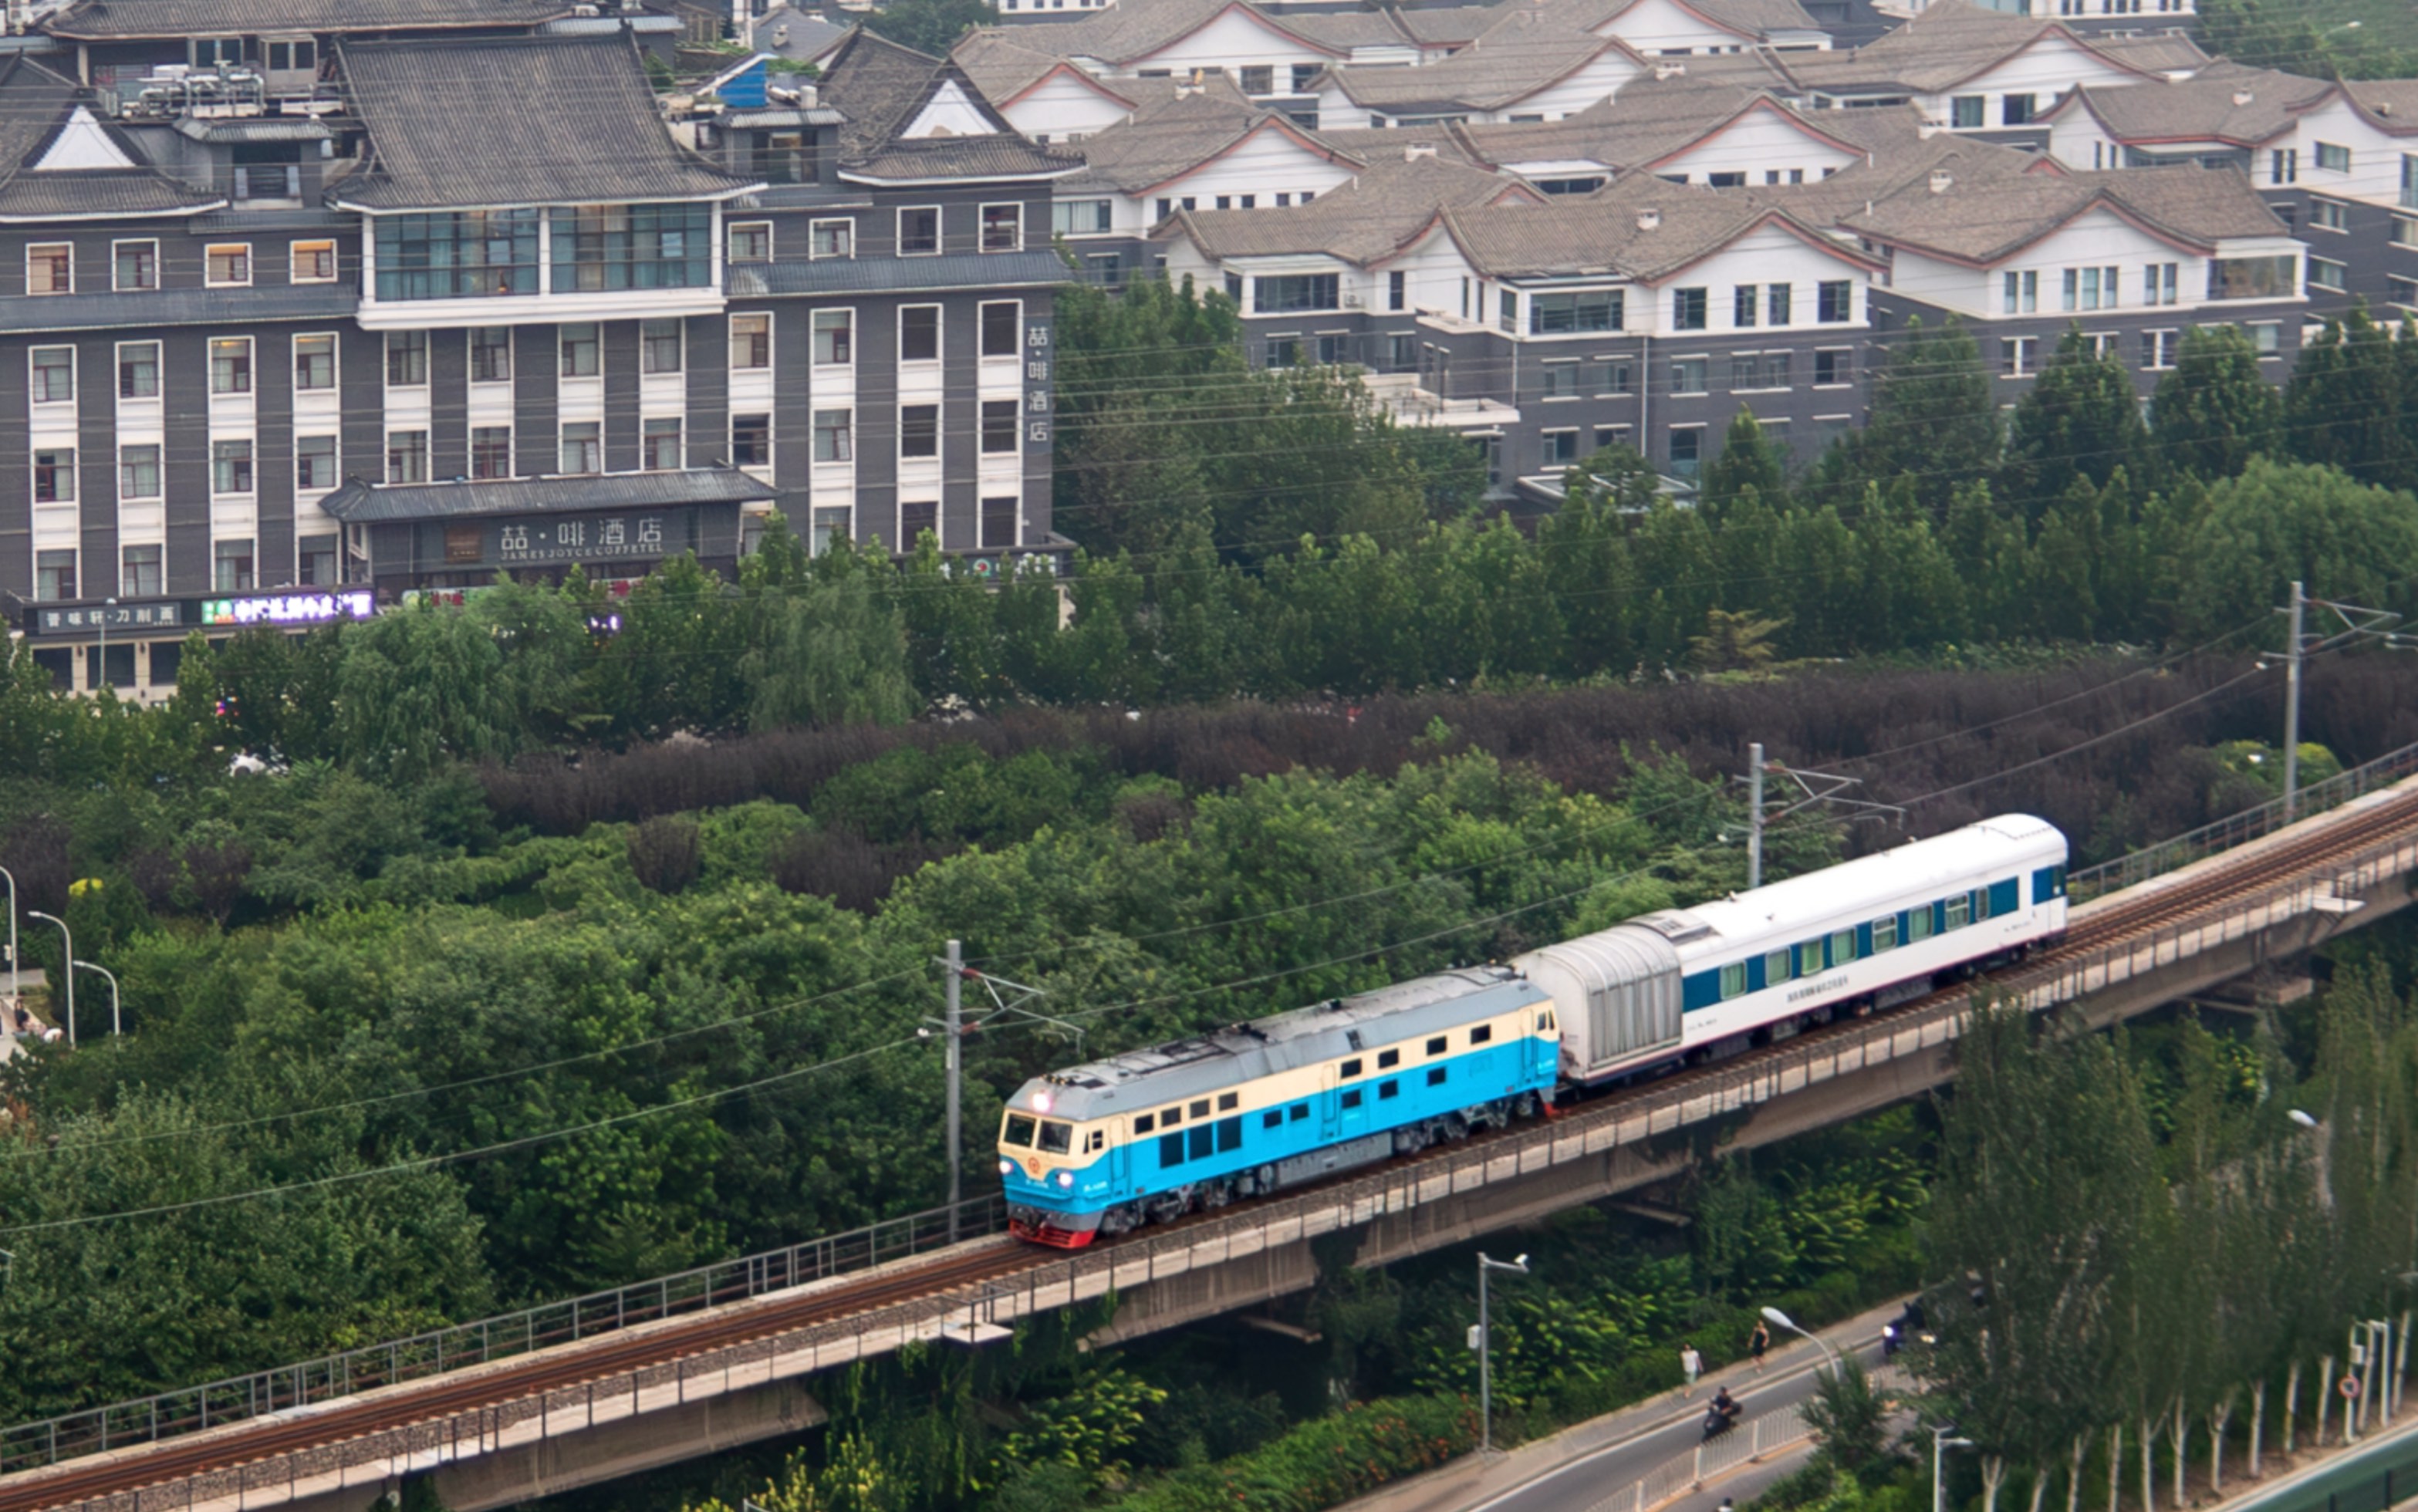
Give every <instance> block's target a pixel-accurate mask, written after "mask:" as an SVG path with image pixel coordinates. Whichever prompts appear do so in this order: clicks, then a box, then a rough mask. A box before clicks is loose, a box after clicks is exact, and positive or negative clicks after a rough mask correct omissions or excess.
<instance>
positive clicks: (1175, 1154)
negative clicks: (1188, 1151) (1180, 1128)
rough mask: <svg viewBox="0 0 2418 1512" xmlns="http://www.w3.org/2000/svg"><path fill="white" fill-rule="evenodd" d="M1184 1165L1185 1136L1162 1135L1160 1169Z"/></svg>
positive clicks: (1159, 1145) (1159, 1143)
mask: <svg viewBox="0 0 2418 1512" xmlns="http://www.w3.org/2000/svg"><path fill="white" fill-rule="evenodd" d="M1183 1164H1184V1136H1182V1135H1180V1134H1162V1135H1160V1136H1159V1137H1158V1168H1159V1169H1161V1170H1165V1169H1166V1168H1168V1167H1170V1166H1181V1165H1183Z"/></svg>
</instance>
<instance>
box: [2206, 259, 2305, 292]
mask: <svg viewBox="0 0 2418 1512" xmlns="http://www.w3.org/2000/svg"><path fill="white" fill-rule="evenodd" d="M2312 261H2314V259H2312ZM2300 262H2301V260H2300V259H2299V258H2298V257H2296V256H2294V255H2292V254H2291V253H2289V252H2287V253H2285V254H2284V255H2282V256H2280V257H2217V258H2211V259H2210V260H2209V265H2208V297H2209V298H2211V299H2288V298H2291V297H2292V296H2294V295H2296V294H2298V293H2300V292H2301V287H2300V273H2301V267H2300ZM2315 281H2316V280H2315V276H2314V275H2312V277H2311V282H2313V283H2314V282H2315Z"/></svg>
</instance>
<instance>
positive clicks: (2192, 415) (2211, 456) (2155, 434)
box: [2150, 326, 2284, 481]
mask: <svg viewBox="0 0 2418 1512" xmlns="http://www.w3.org/2000/svg"><path fill="white" fill-rule="evenodd" d="M2150 439H2151V441H2152V443H2153V445H2154V448H2155V451H2156V452H2157V455H2158V459H2159V461H2160V462H2162V463H2163V464H2164V465H2165V466H2167V467H2168V468H2171V469H2173V470H2175V471H2178V472H2190V473H2196V474H2197V475H2199V476H2200V477H2202V478H2204V479H2207V480H2209V481H2216V480H2218V479H2221V478H2230V477H2233V476H2234V475H2235V474H2237V473H2239V472H2241V471H2242V469H2243V468H2244V467H2247V466H2249V465H2250V459H2251V458H2253V457H2258V456H2266V457H2275V456H2281V455H2282V454H2283V443H2284V395H2283V393H2282V391H2281V390H2279V389H2277V388H2276V387H2275V385H2274V384H2273V383H2271V382H2269V381H2268V379H2267V375H2266V374H2265V373H2263V372H2261V371H2260V369H2259V365H2258V351H2257V347H2255V346H2254V345H2252V344H2251V341H2250V338H2249V336H2248V335H2247V334H2246V333H2245V332H2243V331H2242V328H2240V327H2238V326H2194V327H2192V328H2190V329H2188V330H2186V331H2184V332H2183V342H2182V351H2181V354H2180V355H2179V356H2178V357H2177V358H2176V359H2175V365H2174V367H2173V369H2172V370H2170V371H2169V372H2168V373H2167V374H2165V376H2164V377H2162V378H2160V379H2159V380H2158V392H2157V398H2156V401H2155V403H2154V404H2153V405H2151V406H2150Z"/></svg>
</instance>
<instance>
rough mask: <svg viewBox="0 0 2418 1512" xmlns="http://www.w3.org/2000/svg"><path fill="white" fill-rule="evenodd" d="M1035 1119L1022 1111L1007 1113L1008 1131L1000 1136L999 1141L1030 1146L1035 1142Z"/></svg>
mask: <svg viewBox="0 0 2418 1512" xmlns="http://www.w3.org/2000/svg"><path fill="white" fill-rule="evenodd" d="M999 1142H1000V1143H1002V1144H1020V1145H1027V1146H1030V1145H1031V1144H1032V1143H1033V1120H1031V1119H1029V1118H1026V1117H1025V1116H1024V1115H1023V1114H1021V1113H1010V1114H1009V1115H1007V1132H1006V1133H1005V1134H1002V1135H1001V1136H1000V1137H999Z"/></svg>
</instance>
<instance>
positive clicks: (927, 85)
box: [818, 30, 1082, 183]
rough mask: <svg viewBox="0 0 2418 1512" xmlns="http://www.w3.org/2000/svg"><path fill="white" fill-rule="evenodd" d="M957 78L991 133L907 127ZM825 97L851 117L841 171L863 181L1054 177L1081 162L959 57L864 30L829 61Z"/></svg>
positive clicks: (824, 80) (843, 134)
mask: <svg viewBox="0 0 2418 1512" xmlns="http://www.w3.org/2000/svg"><path fill="white" fill-rule="evenodd" d="M952 85H954V86H955V87H956V90H957V92H958V93H959V94H961V95H963V96H964V97H965V99H966V101H967V102H968V103H969V104H971V105H972V107H973V108H974V110H975V111H977V112H978V113H980V115H982V117H983V119H984V120H985V121H986V122H987V123H988V124H989V126H990V128H991V130H990V132H989V133H988V134H987V135H980V136H975V135H965V136H933V137H918V138H914V139H908V138H904V137H902V136H901V135H900V134H899V133H900V132H902V131H904V130H907V128H908V127H909V126H910V125H911V124H912V123H913V121H914V119H915V116H916V113H917V112H919V111H921V110H922V109H923V108H924V106H925V105H926V103H927V102H928V101H929V100H931V99H933V97H934V96H936V95H938V94H939V93H940V92H941V90H942V89H944V88H947V87H950V86H952ZM819 88H820V94H819V96H818V98H819V99H820V101H821V102H822V103H823V104H824V105H826V106H829V107H831V108H833V109H835V110H837V111H838V112H839V113H840V114H841V115H843V116H845V117H847V124H846V125H845V126H843V127H841V128H840V132H839V142H840V176H841V177H842V178H845V179H848V180H850V181H851V182H861V183H906V182H913V181H918V180H926V179H937V178H991V179H997V178H1050V177H1056V176H1062V175H1067V174H1072V173H1074V172H1076V171H1078V170H1079V169H1080V167H1081V166H1082V164H1081V163H1080V161H1079V160H1066V159H1064V158H1060V157H1053V156H1051V155H1050V154H1049V153H1048V152H1047V151H1045V150H1044V149H1043V148H1041V147H1038V146H1036V145H1033V144H1032V143H1030V142H1028V141H1026V140H1025V139H1024V138H1022V137H1020V136H1018V135H1017V134H1016V130H1015V128H1013V127H1011V126H1009V125H1008V124H1007V118H1006V117H1005V116H1003V115H1000V114H999V111H998V110H997V108H996V107H994V106H993V105H992V104H991V102H990V99H989V98H988V96H987V93H986V91H985V90H984V89H983V87H982V85H980V84H977V83H976V82H975V81H974V79H973V77H972V75H971V74H969V73H967V72H966V70H965V69H963V68H961V67H960V66H958V65H957V64H956V62H954V61H952V60H946V59H941V58H936V57H933V56H931V55H930V54H929V53H918V52H916V51H915V50H914V49H913V48H909V47H901V46H899V45H898V44H897V43H895V42H893V41H891V40H889V39H888V38H882V37H879V36H876V35H875V34H873V33H872V32H868V31H864V30H859V31H858V32H857V33H856V34H855V35H853V36H851V37H850V38H849V39H848V40H847V41H846V42H844V43H842V44H841V45H840V49H839V51H838V52H837V53H834V54H832V57H831V61H830V62H829V63H828V64H827V65H826V66H825V68H824V69H823V76H822V82H821V84H820V85H819Z"/></svg>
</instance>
